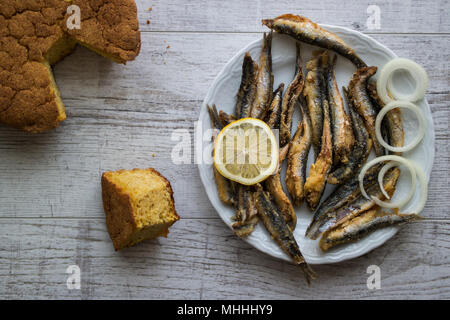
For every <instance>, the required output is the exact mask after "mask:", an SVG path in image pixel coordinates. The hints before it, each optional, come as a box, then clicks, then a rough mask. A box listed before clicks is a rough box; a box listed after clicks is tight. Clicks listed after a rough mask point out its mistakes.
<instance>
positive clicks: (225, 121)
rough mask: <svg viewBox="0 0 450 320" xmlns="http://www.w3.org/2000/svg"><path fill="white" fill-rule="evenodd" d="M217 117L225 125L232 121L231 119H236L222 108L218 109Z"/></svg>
mask: <svg viewBox="0 0 450 320" xmlns="http://www.w3.org/2000/svg"><path fill="white" fill-rule="evenodd" d="M219 119H220V122H221V123H222V124H223V126H224V127H225V126H226V125H229V124H230V123H232V122H233V121H236V117H235V116H233V115H230V114H228V113H226V112H224V111H222V110H220V111H219Z"/></svg>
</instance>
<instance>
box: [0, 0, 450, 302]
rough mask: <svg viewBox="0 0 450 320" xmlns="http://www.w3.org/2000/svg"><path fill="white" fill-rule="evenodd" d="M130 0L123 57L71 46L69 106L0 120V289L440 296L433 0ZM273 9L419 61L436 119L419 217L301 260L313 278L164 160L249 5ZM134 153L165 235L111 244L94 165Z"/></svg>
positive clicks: (113, 164) (442, 245)
mask: <svg viewBox="0 0 450 320" xmlns="http://www.w3.org/2000/svg"><path fill="white" fill-rule="evenodd" d="M137 4H138V8H139V17H140V23H141V29H142V30H143V33H142V50H141V54H140V56H139V57H138V59H137V60H136V61H134V62H131V63H129V64H127V65H126V66H121V65H116V64H114V63H112V62H109V61H108V60H106V59H104V58H102V57H99V56H97V55H96V54H94V53H92V52H90V51H88V50H86V49H84V48H78V49H77V50H76V52H75V53H74V54H73V55H71V56H69V57H67V58H66V59H65V60H64V61H62V62H60V63H59V64H58V65H56V66H55V68H54V71H55V76H56V80H57V83H58V85H59V87H60V90H61V93H62V96H63V100H64V102H65V105H66V107H67V114H68V119H67V120H66V121H65V122H64V123H63V124H62V125H61V126H60V127H59V128H58V129H57V130H54V131H52V132H48V133H45V134H41V135H29V134H26V133H22V132H18V131H16V130H13V129H9V128H5V127H3V126H1V127H0V298H5V299H12V298H40V299H43V298H53V299H54V298H64V299H71V298H75V299H79V298H83V299H95V298H107V299H114V298H125V299H126V298H146V299H150V298H153V299H175V298H177V299H183V298H186V299H191V298H201V299H216V298H217V299H240V298H252V299H258V298H266V299H298V298H345V299H350V298H362V299H374V298H386V299H398V298H411V299H413V298H432V299H439V298H446V299H449V298H450V271H449V267H448V265H449V262H450V261H449V248H450V246H449V241H448V234H449V230H450V219H449V211H450V210H449V200H448V199H450V191H449V188H448V186H449V182H450V176H449V171H450V170H449V169H450V166H449V164H450V163H449V161H450V158H449V140H450V133H449V118H450V109H449V108H448V103H449V100H450V99H449V98H450V93H449V90H448V88H449V85H450V83H449V82H450V81H449V80H450V74H449V70H450V68H449V67H450V65H449V61H450V53H449V48H450V22H449V20H448V19H447V15H448V14H446V12H448V10H449V7H450V6H449V2H448V1H423V0H410V1H399V0H398V1H389V3H387V4H385V2H383V1H358V2H357V3H355V1H322V0H318V1H314V2H302V3H301V8H300V7H299V6H300V5H299V4H298V3H296V2H292V1H285V0H280V1H276V2H275V1H274V2H267V1H244V2H243V1H235V0H232V1H227V2H223V1H216V0H209V1H207V0H195V1H184V2H181V1H147V0H138V1H137ZM368 4H377V5H379V6H380V9H381V19H382V20H381V29H380V30H367V26H366V19H367V13H366V9H367V6H368ZM150 7H152V11H149V10H148V9H149V8H150ZM285 12H297V13H301V14H303V15H305V16H308V17H310V18H311V19H313V20H316V21H318V22H321V23H328V24H335V25H341V26H346V27H350V28H352V29H357V30H361V31H363V32H366V33H370V34H371V35H372V36H373V37H374V38H375V39H376V40H378V41H380V42H381V43H383V44H384V45H386V46H388V47H389V48H391V49H392V50H393V51H394V52H395V53H397V54H398V55H399V56H403V57H407V58H411V59H413V60H415V61H417V62H418V63H420V64H422V65H423V66H424V67H425V68H426V70H427V72H428V75H429V76H430V87H429V90H428V92H427V99H428V102H429V103H430V106H431V109H432V114H433V120H434V125H435V133H436V145H435V148H436V157H435V163H434V166H433V171H432V174H431V181H430V185H429V197H428V202H427V206H426V208H425V211H424V212H423V215H424V216H425V217H427V218H429V219H430V220H426V221H423V222H419V223H414V224H412V225H409V226H406V227H405V228H404V229H402V231H401V232H399V234H397V235H396V236H395V237H394V238H393V239H391V240H390V241H389V242H388V243H386V244H385V245H383V246H382V247H380V248H378V249H376V250H374V251H372V252H371V253H369V254H367V255H365V256H363V257H360V258H358V259H354V260H351V261H347V262H344V263H340V264H336V265H325V266H317V267H315V269H316V271H317V272H318V273H319V276H320V278H319V279H318V280H317V281H316V282H314V283H313V286H312V288H310V289H308V288H307V287H306V285H305V283H304V281H303V278H302V276H301V274H300V272H299V271H298V270H297V268H296V267H295V266H293V265H291V264H289V263H286V262H283V261H279V260H276V259H273V258H270V257H269V256H267V255H265V254H263V253H260V252H258V251H257V250H256V249H254V248H252V247H250V246H249V245H247V244H246V243H245V242H243V241H241V240H239V239H237V238H236V237H235V236H234V235H233V234H232V232H231V231H230V230H229V229H228V228H227V227H226V226H225V225H224V224H223V222H222V221H221V220H220V219H218V216H217V213H216V212H215V211H214V209H213V208H212V206H211V204H210V203H209V201H208V199H207V197H206V194H205V192H204V190H203V186H202V184H201V182H200V179H199V175H198V169H197V166H196V165H194V164H192V165H182V166H180V165H175V164H173V163H172V161H171V152H172V147H173V146H174V145H175V144H176V143H177V142H176V141H172V140H171V134H172V132H173V130H174V129H183V130H187V131H188V132H190V134H191V135H193V128H194V122H195V121H196V120H197V119H198V116H199V111H200V106H201V103H202V100H203V98H204V96H205V95H206V92H207V90H208V88H209V86H210V85H211V83H212V81H213V79H214V78H215V76H216V75H217V74H218V72H219V71H220V70H221V68H223V66H224V65H225V64H226V62H227V61H228V60H229V59H230V58H231V57H232V56H233V55H234V54H235V53H236V52H237V51H238V50H239V49H241V48H242V47H243V46H245V45H247V44H248V43H249V42H251V41H253V40H256V39H258V38H260V37H261V32H262V31H264V29H263V28H262V27H261V25H260V19H261V18H262V17H272V16H276V15H278V14H281V13H285ZM147 20H150V21H151V22H150V24H147V23H146V21H147ZM399 33H402V34H399ZM134 167H155V168H157V169H158V170H159V171H160V172H161V173H162V174H164V175H165V176H166V177H167V178H168V179H169V180H170V181H171V182H172V186H173V188H174V192H175V202H176V206H177V211H178V212H179V214H180V215H181V217H182V219H181V220H180V221H179V222H177V223H176V224H175V225H174V227H173V228H172V229H171V233H170V235H169V238H168V239H158V240H152V241H148V242H145V243H143V244H141V245H139V246H136V247H134V248H131V249H128V250H125V251H123V252H119V253H115V252H114V251H113V249H112V244H111V242H110V240H109V236H108V234H107V232H106V228H105V224H104V220H103V219H104V213H103V208H102V205H101V199H100V197H101V193H100V176H101V173H102V172H103V171H106V170H115V169H119V168H134ZM71 264H78V265H79V266H80V267H81V270H82V289H81V290H79V291H78V290H73V291H70V290H67V288H66V284H65V283H66V279H67V274H65V270H66V268H67V267H68V266H69V265H71ZM371 264H376V265H379V266H380V267H381V271H382V289H381V290H375V291H371V290H368V289H367V287H366V280H367V276H368V275H367V274H366V268H367V266H369V265H371Z"/></svg>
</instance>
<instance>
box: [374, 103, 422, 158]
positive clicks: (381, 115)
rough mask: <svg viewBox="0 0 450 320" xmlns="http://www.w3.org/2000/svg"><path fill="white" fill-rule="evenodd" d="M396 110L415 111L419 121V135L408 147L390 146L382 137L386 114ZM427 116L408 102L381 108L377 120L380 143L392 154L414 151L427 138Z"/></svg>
mask: <svg viewBox="0 0 450 320" xmlns="http://www.w3.org/2000/svg"><path fill="white" fill-rule="evenodd" d="M395 108H406V109H409V110H412V111H414V113H415V114H416V116H417V119H418V120H419V133H418V134H417V135H416V137H415V138H414V140H413V141H411V143H409V144H408V145H407V146H403V147H394V146H391V145H389V144H388V143H387V142H386V141H384V139H383V137H382V135H381V122H382V121H383V118H384V116H385V115H386V113H388V112H389V111H391V110H392V109H395ZM425 127H426V123H425V116H424V115H423V112H422V110H420V109H419V107H417V106H416V105H414V104H412V103H411V102H408V101H391V102H389V103H388V104H387V105H385V106H384V107H383V108H381V110H380V112H379V113H378V115H377V118H376V120H375V134H376V137H377V140H378V142H379V143H380V144H381V145H382V146H383V147H385V148H386V149H387V150H389V151H392V152H406V151H409V150H412V149H414V148H415V147H416V146H417V145H418V144H419V143H420V141H422V139H423V137H424V136H425Z"/></svg>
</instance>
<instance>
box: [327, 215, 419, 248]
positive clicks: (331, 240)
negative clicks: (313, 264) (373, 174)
mask: <svg viewBox="0 0 450 320" xmlns="http://www.w3.org/2000/svg"><path fill="white" fill-rule="evenodd" d="M420 219H423V218H422V217H421V216H419V215H417V214H393V213H384V212H381V213H379V212H378V208H375V209H372V210H369V211H366V212H364V213H362V214H361V215H359V216H357V217H355V218H353V219H351V220H349V221H346V222H345V223H343V224H342V225H338V226H337V227H335V228H332V229H330V230H328V231H327V232H325V233H324V235H323V237H322V238H321V239H320V241H319V247H320V248H321V249H322V250H323V251H327V250H329V249H330V248H332V247H335V246H337V245H340V244H344V243H349V242H355V241H358V240H359V239H361V238H363V237H365V236H366V235H368V234H370V233H372V232H373V231H375V230H378V229H380V228H385V227H389V226H394V225H401V224H404V223H407V222H411V221H415V220H420Z"/></svg>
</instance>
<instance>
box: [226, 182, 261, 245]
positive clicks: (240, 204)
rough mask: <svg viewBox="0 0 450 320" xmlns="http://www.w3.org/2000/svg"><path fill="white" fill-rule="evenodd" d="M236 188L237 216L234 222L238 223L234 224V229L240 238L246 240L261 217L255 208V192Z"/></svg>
mask: <svg viewBox="0 0 450 320" xmlns="http://www.w3.org/2000/svg"><path fill="white" fill-rule="evenodd" d="M236 188H237V201H236V215H235V216H234V217H233V220H235V221H236V222H235V223H233V224H232V227H233V230H234V233H235V234H236V235H237V236H238V237H240V238H244V237H247V236H249V235H250V234H251V233H252V232H253V230H254V229H255V226H256V225H257V224H258V221H259V217H258V215H257V213H258V212H257V210H256V206H255V198H254V192H253V190H251V187H249V186H244V185H241V184H236Z"/></svg>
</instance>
